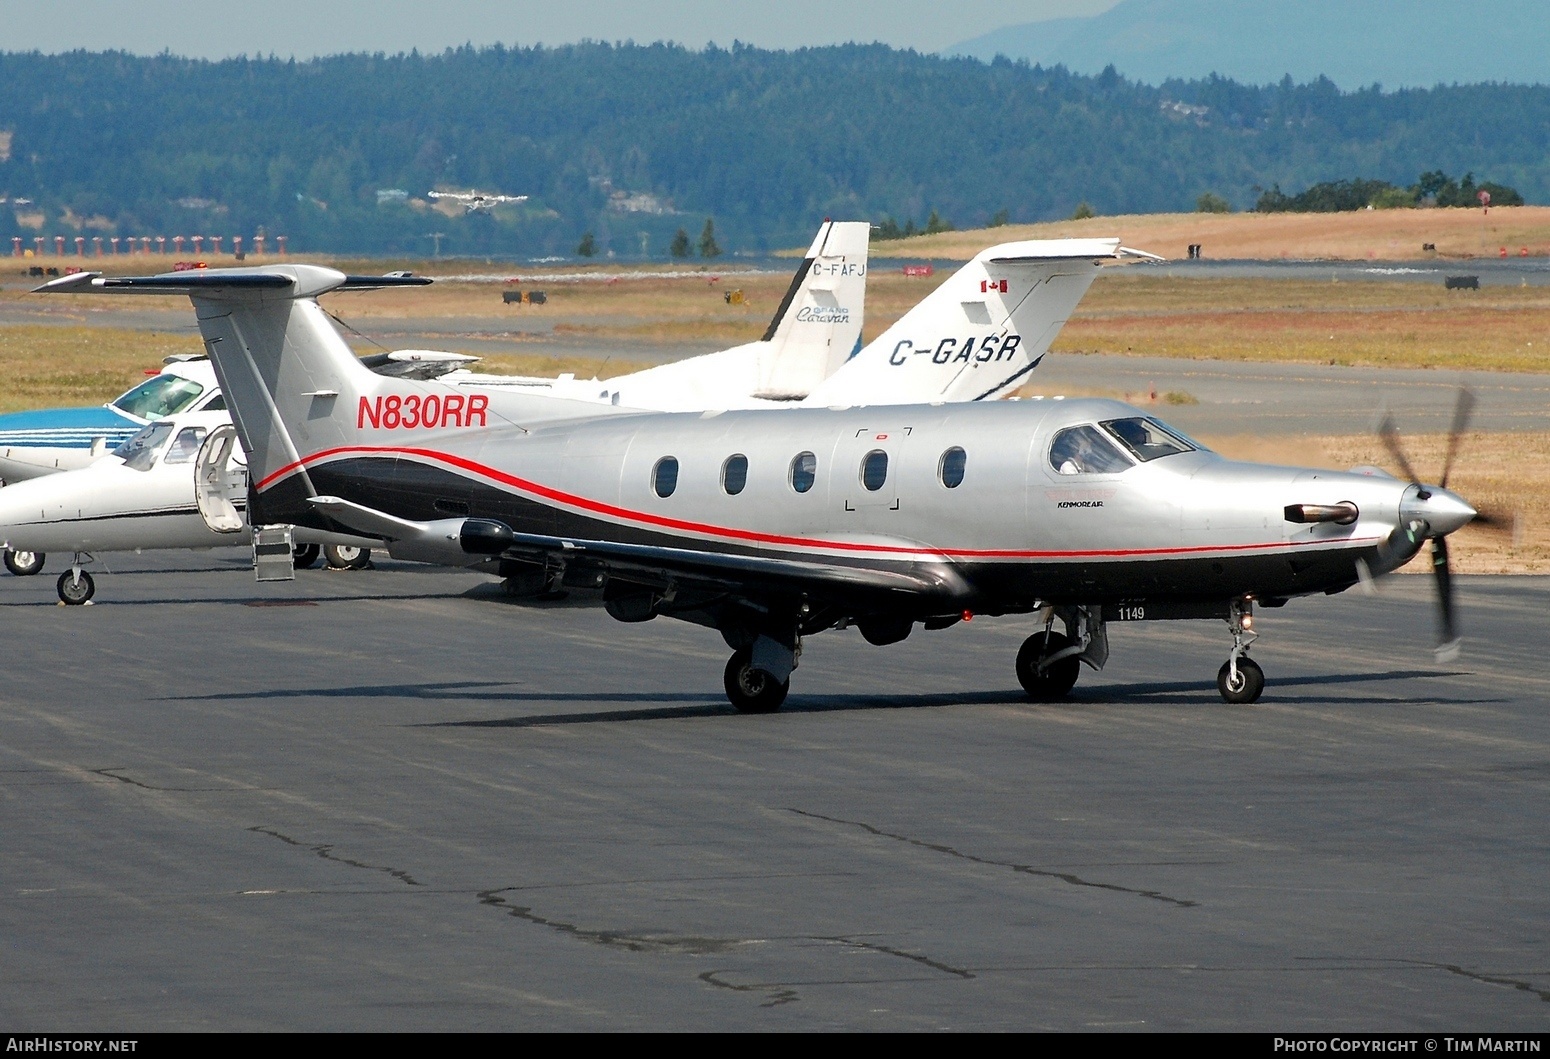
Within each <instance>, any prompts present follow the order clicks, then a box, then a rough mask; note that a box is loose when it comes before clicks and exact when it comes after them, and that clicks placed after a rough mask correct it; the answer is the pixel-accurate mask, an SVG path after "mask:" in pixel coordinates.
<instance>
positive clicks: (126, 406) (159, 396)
mask: <svg viewBox="0 0 1550 1059" xmlns="http://www.w3.org/2000/svg"><path fill="white" fill-rule="evenodd" d="M204 392H205V388H204V387H203V386H201V385H200V384H199V383H197V382H195V381H193V380H192V379H185V378H183V377H182V376H181V375H156V376H153V377H152V378H149V379H146V380H145V381H144V382H142V383H141V384H140V385H139V386H136V387H135V388H134V389H133V390H130V391H129V392H128V393H126V394H124V396H122V397H120V398H119V399H118V400H116V401H114V402H113V407H114V408H117V409H118V410H119V411H121V412H128V413H129V414H130V415H132V416H139V417H140V418H141V419H150V420H153V421H154V420H157V419H164V418H166V417H167V416H175V415H177V414H178V413H179V412H182V411H185V410H186V409H187V408H188V407H189V406H190V405H192V404H193V403H194V402H195V401H197V400H199V395H200V394H202V393H204Z"/></svg>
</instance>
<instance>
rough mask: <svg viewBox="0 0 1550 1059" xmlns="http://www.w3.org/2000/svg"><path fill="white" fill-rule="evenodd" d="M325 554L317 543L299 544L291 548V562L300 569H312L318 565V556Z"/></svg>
mask: <svg viewBox="0 0 1550 1059" xmlns="http://www.w3.org/2000/svg"><path fill="white" fill-rule="evenodd" d="M321 554H323V548H322V546H321V545H317V544H298V545H296V547H294V548H292V549H291V562H292V563H293V564H294V565H295V567H296V569H298V570H311V569H312V568H313V567H314V566H316V565H317V561H318V556H319V555H321Z"/></svg>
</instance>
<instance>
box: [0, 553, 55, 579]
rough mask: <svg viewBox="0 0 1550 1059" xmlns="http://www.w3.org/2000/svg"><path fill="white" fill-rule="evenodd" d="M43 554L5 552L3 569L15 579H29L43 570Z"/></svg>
mask: <svg viewBox="0 0 1550 1059" xmlns="http://www.w3.org/2000/svg"><path fill="white" fill-rule="evenodd" d="M45 558H46V556H45V555H44V553H43V552H13V551H12V550H11V549H9V548H7V549H6V550H5V568H6V569H7V570H9V571H11V573H13V574H15V575H16V576H17V577H31V576H32V575H33V574H35V573H38V572H39V571H40V570H42V569H43V560H44V559H45Z"/></svg>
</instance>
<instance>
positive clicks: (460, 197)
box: [426, 188, 527, 213]
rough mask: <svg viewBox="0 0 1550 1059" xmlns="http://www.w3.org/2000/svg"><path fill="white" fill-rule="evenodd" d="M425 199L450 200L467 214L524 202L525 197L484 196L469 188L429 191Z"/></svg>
mask: <svg viewBox="0 0 1550 1059" xmlns="http://www.w3.org/2000/svg"><path fill="white" fill-rule="evenodd" d="M426 197H427V198H433V199H451V200H452V201H453V202H457V203H460V204H462V205H463V206H464V207H466V208H467V210H468V212H469V213H473V212H474V211H475V210H488V209H490V208H492V207H494V206H504V205H506V204H507V203H516V202H526V201H527V196H526V195H486V194H485V193H484V192H481V191H475V190H474V189H472V188H470V189H469V190H467V191H430V192H427V193H426Z"/></svg>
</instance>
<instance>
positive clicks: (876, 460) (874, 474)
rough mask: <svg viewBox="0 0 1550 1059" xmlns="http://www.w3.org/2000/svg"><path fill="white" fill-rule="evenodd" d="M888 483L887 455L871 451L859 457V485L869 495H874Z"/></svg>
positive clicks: (878, 450) (874, 450) (877, 450)
mask: <svg viewBox="0 0 1550 1059" xmlns="http://www.w3.org/2000/svg"><path fill="white" fill-rule="evenodd" d="M887 481H888V454H887V453H886V452H884V451H883V450H882V449H873V450H872V451H871V452H869V453H867V454H866V455H865V456H863V457H861V484H862V486H864V487H865V488H866V491H867V492H869V493H875V492H877V491H878V490H879V489H881V488H882V487H883V485H884V483H886V482H887Z"/></svg>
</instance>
